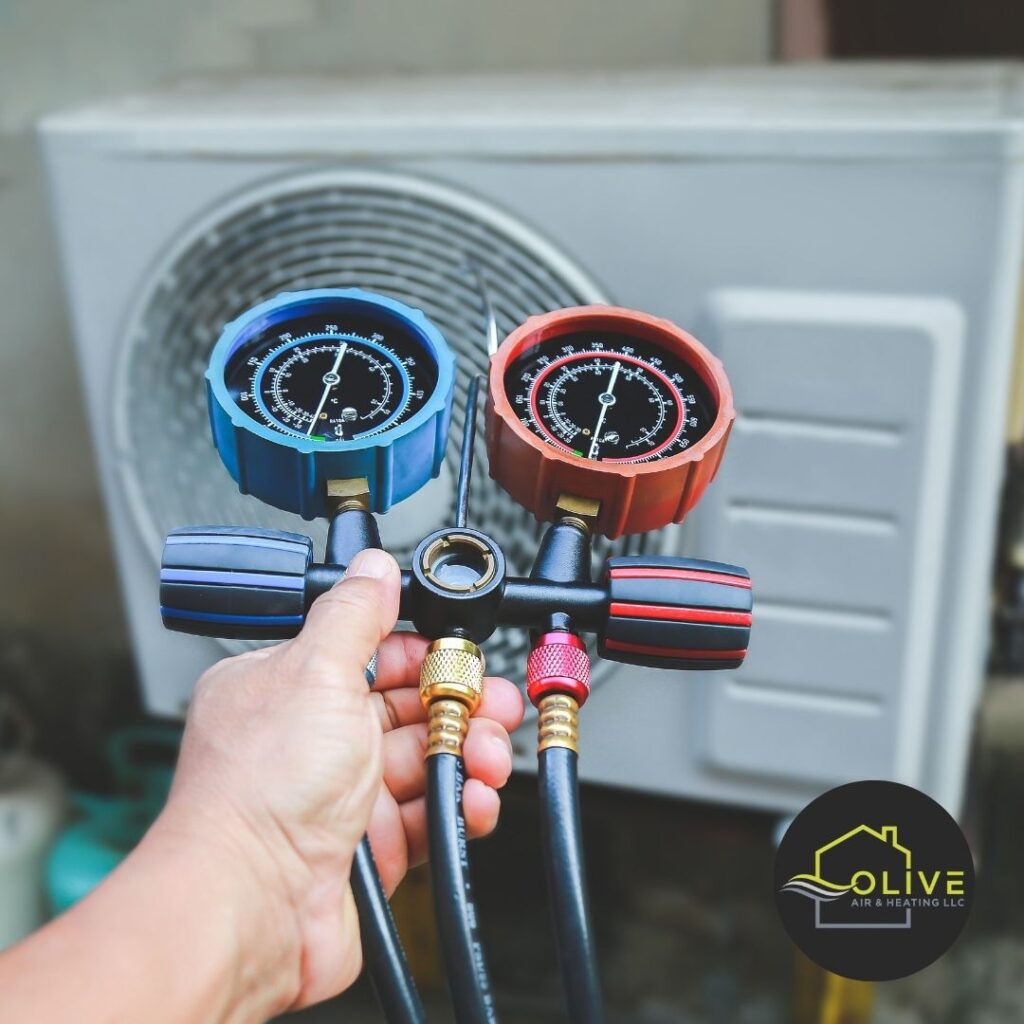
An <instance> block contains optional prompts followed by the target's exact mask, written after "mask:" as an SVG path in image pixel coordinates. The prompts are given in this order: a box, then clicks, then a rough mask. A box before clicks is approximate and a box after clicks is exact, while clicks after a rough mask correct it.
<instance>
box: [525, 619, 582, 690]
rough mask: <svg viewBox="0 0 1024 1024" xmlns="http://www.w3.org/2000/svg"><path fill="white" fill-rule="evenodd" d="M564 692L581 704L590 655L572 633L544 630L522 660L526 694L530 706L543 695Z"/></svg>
mask: <svg viewBox="0 0 1024 1024" xmlns="http://www.w3.org/2000/svg"><path fill="white" fill-rule="evenodd" d="M552 693H565V694H568V695H569V696H570V697H572V698H573V699H574V700H575V701H576V703H577V704H579V705H580V706H581V707H582V706H583V702H584V701H585V700H586V699H587V697H588V695H589V694H590V655H589V654H587V648H586V645H585V644H584V643H583V641H582V640H581V639H580V638H579V637H578V636H576V634H575V633H562V632H552V633H545V634H544V635H543V636H541V637H540V639H539V640H538V641H537V642H536V643H535V644H534V646H533V650H532V651H530V657H529V658H528V659H527V662H526V694H527V696H528V697H529V698H530V703H532V704H533V705H534V707H540V702H541V700H543V698H544V697H547V696H549V695H550V694H552Z"/></svg>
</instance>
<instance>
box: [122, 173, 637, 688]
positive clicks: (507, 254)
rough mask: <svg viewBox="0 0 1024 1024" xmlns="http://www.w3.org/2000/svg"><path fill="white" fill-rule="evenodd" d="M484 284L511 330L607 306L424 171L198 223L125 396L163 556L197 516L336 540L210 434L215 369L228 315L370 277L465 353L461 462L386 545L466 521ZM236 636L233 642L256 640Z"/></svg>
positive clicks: (578, 277)
mask: <svg viewBox="0 0 1024 1024" xmlns="http://www.w3.org/2000/svg"><path fill="white" fill-rule="evenodd" d="M471 268H475V270H471ZM481 279H482V280H484V281H485V282H486V288H487V293H488V297H489V299H490V302H491V305H492V307H493V310H494V315H495V318H496V320H497V325H498V332H499V338H501V337H504V336H505V335H506V334H507V333H509V332H510V331H511V330H512V329H513V328H514V327H516V326H517V325H519V324H520V323H522V322H523V320H525V319H526V318H527V317H528V316H530V315H532V314H534V313H540V312H544V311H546V310H551V309H557V308H560V307H563V306H573V305H579V304H581V303H588V302H601V301H604V297H603V296H602V295H601V293H600V291H599V289H598V288H597V287H596V285H594V284H593V283H592V282H591V281H590V280H589V279H588V278H587V276H586V275H585V273H584V272H583V271H582V270H581V269H579V268H578V267H576V266H575V265H574V264H573V263H572V262H571V261H570V260H569V259H568V258H567V257H566V256H565V255H564V254H562V253H560V252H559V251H558V250H556V249H554V248H553V247H552V246H551V245H550V244H549V243H548V242H546V241H545V240H544V239H543V238H541V237H540V236H538V235H536V234H534V233H533V232H532V231H531V230H530V229H528V228H526V227H525V226H524V225H523V224H522V223H520V222H518V221H516V220H514V219H512V218H510V217H508V216H507V215H506V214H504V213H503V212H501V211H499V210H497V209H495V208H494V207H491V206H489V205H487V204H484V203H482V202H481V201H479V200H477V199H474V198H472V197H469V196H467V195H466V194H464V193H461V192H456V191H454V190H452V189H449V188H447V187H444V186H440V185H437V184H435V183H433V182H429V181H426V180H423V179H419V178H410V177H406V176H399V175H392V174H384V173H377V172H346V171H338V172H321V173H316V174H307V175H304V176H292V177H291V178H289V179H284V180H280V181H276V182H273V183H271V184H269V185H267V186H264V187H263V188H261V189H260V190H259V191H257V192H252V193H248V194H247V195H245V196H242V197H241V198H240V199H239V200H237V201H235V202H234V203H232V204H231V205H230V206H229V207H222V208H220V209H219V210H218V211H217V212H216V213H214V214H213V215H211V216H209V217H208V218H207V219H206V220H205V221H204V222H203V223H201V224H199V225H197V226H196V227H194V228H193V230H191V231H190V232H188V234H187V237H185V238H183V239H181V240H180V241H179V243H178V244H177V245H176V246H175V248H174V250H173V251H172V252H171V253H170V254H169V255H168V257H167V258H166V260H165V261H164V263H163V265H162V266H161V267H160V268H159V269H158V270H157V272H156V274H155V275H154V276H153V278H152V279H151V281H152V284H151V287H150V288H148V290H147V291H146V293H145V294H144V295H143V297H142V300H141V301H140V303H139V305H138V307H137V310H136V312H135V315H134V317H133V318H132V321H131V323H130V326H129V330H128V336H127V343H126V345H125V348H124V352H123V358H122V361H121V365H120V372H119V379H118V382H117V389H116V394H115V417H116V424H115V435H116V437H117V443H118V454H119V461H120V465H121V468H122V481H123V483H124V486H125V489H126V492H127V496H128V500H129V504H130V506H131V508H132V509H133V512H134V514H135V517H136V520H137V522H138V526H139V529H140V530H141V532H142V535H143V537H144V538H145V540H146V543H147V546H148V548H149V549H150V550H151V552H152V554H153V558H154V559H155V560H156V561H159V557H160V549H161V545H162V543H163V538H164V536H165V535H166V534H167V533H168V532H169V531H170V530H172V529H174V528H175V527H179V526H183V525H188V524H197V525H198V524H204V525H205V524H223V523H245V524H251V525H259V526H266V527H273V528H277V529H285V530H294V531H295V532H298V533H307V534H309V535H311V536H312V537H313V542H314V545H315V549H316V550H318V551H322V550H323V544H324V541H325V539H326V526H325V524H323V523H319V522H317V523H307V522H304V521H302V520H301V519H299V518H298V517H297V516H293V515H290V514H288V513H285V512H279V511H277V510H276V509H272V508H270V507H268V506H266V505H264V504H262V503H261V502H259V501H256V500H255V499H253V498H250V497H247V496H243V495H241V494H239V493H238V491H237V489H236V487H235V484H234V482H233V481H232V480H231V478H230V477H229V476H228V474H227V473H226V472H225V470H224V468H223V466H222V465H221V463H220V460H219V458H218V456H217V454H216V452H215V451H214V449H213V446H212V444H211V441H210V435H209V425H208V420H207V410H206V389H205V383H204V381H203V374H204V372H205V370H206V364H207V360H208V357H209V354H210V350H211V348H212V347H213V344H214V342H215V341H216V340H217V338H218V336H219V334H220V331H221V328H222V327H223V325H224V324H225V323H226V322H227V321H228V320H231V319H233V318H234V317H236V316H238V315H239V314H240V313H241V312H243V311H244V310H245V309H247V308H248V307H250V306H253V305H255V304H256V303H259V302H262V301H263V300H265V299H267V298H270V297H272V296H274V295H276V294H277V293H279V292H282V291H290V290H295V289H300V288H318V287H356V286H358V287H361V288H367V289H369V290H371V291H377V292H382V293H384V294H386V295H391V296H394V297H396V298H398V299H401V300H403V301H405V302H408V303H409V304H411V305H413V306H417V307H419V308H420V309H422V310H423V311H424V312H425V313H426V315H427V316H428V317H429V318H430V319H431V320H433V322H434V323H435V324H437V326H438V327H439V328H440V329H441V331H442V333H443V334H444V336H445V338H446V339H447V340H448V343H449V344H450V345H451V346H452V348H453V350H454V351H455V354H456V358H457V360H458V380H457V383H456V393H455V404H456V411H455V415H454V418H453V431H452V432H453V434H454V435H455V436H454V437H453V438H452V442H451V444H450V447H449V464H448V466H447V467H446V471H445V473H444V474H442V479H441V480H439V481H435V482H434V483H432V484H430V485H429V486H428V487H427V488H425V489H424V490H423V491H421V492H419V494H417V495H415V496H414V497H413V498H411V499H409V500H408V501H407V502H405V503H404V505H401V506H398V508H396V509H394V510H393V511H392V512H391V513H389V514H388V515H387V516H385V517H384V518H383V520H382V523H381V526H382V533H383V536H384V542H385V544H386V546H387V547H388V548H389V549H390V550H391V551H392V552H393V553H394V554H395V556H396V557H397V558H398V560H399V562H400V563H402V564H404V565H408V564H409V558H410V555H411V553H412V549H413V547H414V546H415V543H416V542H417V541H418V540H419V538H420V537H422V536H423V535H424V534H426V533H427V532H429V531H431V530H433V529H436V528H437V527H440V526H442V525H444V524H445V523H447V522H451V519H452V503H453V497H454V487H453V486H452V480H453V476H454V471H455V469H456V467H457V461H458V451H459V442H460V441H461V432H462V422H461V421H462V417H461V408H462V404H463V402H464V400H465V396H466V390H467V386H468V382H469V379H470V375H471V374H473V373H477V372H484V371H485V369H486V365H487V358H488V355H487V346H486V337H485V313H484V309H485V307H484V302H483V298H482V296H481V292H480V280H481ZM139 440H142V441H144V447H143V448H139V447H136V442H137V441H139ZM478 451H479V455H478V458H479V463H478V467H479V468H478V470H477V472H476V473H475V474H474V480H473V494H472V506H471V521H472V525H474V526H476V527H478V528H479V529H481V530H484V531H486V532H488V533H491V534H493V535H494V536H496V537H498V538H500V540H501V542H502V544H503V546H504V549H505V552H506V555H507V559H508V565H509V572H510V573H512V574H515V575H523V574H526V573H527V572H528V571H529V567H530V564H531V562H532V559H533V556H534V554H535V552H536V550H537V543H538V540H539V536H540V528H539V527H538V525H537V524H536V523H535V522H534V520H533V518H532V517H531V516H530V515H529V514H527V513H526V512H525V511H523V510H522V509H521V508H519V507H518V506H516V505H515V504H513V502H512V501H511V500H510V499H509V498H508V497H507V496H506V495H505V494H504V493H503V492H502V491H500V490H499V488H498V487H497V485H496V484H495V483H494V482H493V481H492V480H491V479H490V478H489V476H488V474H487V463H486V455H485V453H484V451H483V445H482V444H481V445H479V446H478ZM648 543H649V542H648ZM627 544H631V547H629V548H628V550H641V549H642V545H643V544H644V541H642V540H640V539H634V540H632V541H631V542H629V541H627V542H621V541H620V542H618V543H616V544H614V545H612V544H609V543H607V542H604V541H599V542H598V543H597V550H596V551H595V555H596V558H597V560H598V561H600V560H601V559H602V558H604V557H607V556H608V555H609V554H614V553H620V552H622V551H624V550H627V546H626V545H627ZM224 644H225V647H227V648H228V650H231V651H237V650H241V649H244V648H245V647H247V646H251V645H248V644H242V643H239V642H232V641H224ZM527 644H528V641H527V637H526V635H525V634H524V633H523V632H522V631H519V630H502V631H500V632H499V633H498V634H496V635H495V636H494V637H493V638H492V639H491V640H490V641H489V642H488V644H487V657H488V671H490V672H492V673H495V674H500V675H507V676H509V677H510V678H513V679H518V678H519V677H520V676H521V674H522V672H523V667H524V666H525V663H526V654H527V649H528V647H527Z"/></svg>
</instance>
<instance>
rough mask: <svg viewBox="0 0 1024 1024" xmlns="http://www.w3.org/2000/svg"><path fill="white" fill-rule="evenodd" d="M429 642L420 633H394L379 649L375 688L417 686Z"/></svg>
mask: <svg viewBox="0 0 1024 1024" xmlns="http://www.w3.org/2000/svg"><path fill="white" fill-rule="evenodd" d="M428 643H429V641H428V640H427V639H426V637H422V636H420V635H419V634H418V633H392V634H391V636H389V637H388V638H387V640H385V641H384V642H383V643H382V644H381V645H380V647H379V649H378V650H377V681H376V682H375V683H374V684H373V688H374V689H375V690H391V689H394V688H396V687H400V686H415V685H416V683H417V682H419V678H420V665H422V664H423V658H424V655H425V654H426V653H427V644H428Z"/></svg>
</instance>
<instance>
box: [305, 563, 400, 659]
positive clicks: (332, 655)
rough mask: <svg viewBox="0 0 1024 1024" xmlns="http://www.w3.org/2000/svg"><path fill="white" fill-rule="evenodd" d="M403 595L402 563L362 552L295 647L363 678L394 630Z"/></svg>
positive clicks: (317, 606) (312, 612)
mask: <svg viewBox="0 0 1024 1024" xmlns="http://www.w3.org/2000/svg"><path fill="white" fill-rule="evenodd" d="M400 591H401V576H400V574H399V571H398V563H397V562H396V561H395V560H394V559H393V558H392V557H391V556H390V555H389V554H387V553H386V552H384V551H378V550H375V549H373V548H367V549H366V550H364V551H360V552H359V554H358V555H356V557H355V558H353V559H352V563H351V564H350V565H349V567H348V571H347V572H346V573H345V577H344V579H342V580H341V582H340V583H336V584H335V585H334V586H333V587H332V588H331V589H330V590H329V591H328V592H327V593H326V594H324V595H322V596H321V597H318V598H317V599H316V600H315V601H314V602H313V605H312V607H311V608H310V609H309V612H308V614H307V615H306V624H305V626H304V627H303V629H302V632H301V633H300V634H299V637H298V639H297V640H296V641H295V644H296V646H297V647H299V648H300V649H301V650H302V651H303V653H305V654H309V653H310V652H315V653H316V654H317V655H318V656H322V657H323V658H324V659H325V660H327V661H329V662H333V663H334V664H336V665H337V666H338V667H345V668H350V667H351V666H353V665H358V666H359V672H358V676H359V677H361V676H362V669H363V667H364V666H365V665H367V664H368V663H369V661H370V659H371V658H372V657H373V652H374V651H375V650H376V649H377V646H378V645H379V644H380V642H381V640H383V639H384V637H385V636H387V635H388V633H390V632H391V630H392V629H394V627H395V622H396V621H397V619H398V599H399V594H400ZM343 675H345V676H347V677H348V678H354V677H355V675H356V674H355V673H343Z"/></svg>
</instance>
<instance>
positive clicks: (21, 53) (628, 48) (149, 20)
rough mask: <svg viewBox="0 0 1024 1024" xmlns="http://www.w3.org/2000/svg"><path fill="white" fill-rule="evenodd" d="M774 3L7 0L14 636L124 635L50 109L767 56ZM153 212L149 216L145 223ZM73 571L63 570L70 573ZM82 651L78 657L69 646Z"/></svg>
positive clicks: (3, 435)
mask: <svg viewBox="0 0 1024 1024" xmlns="http://www.w3.org/2000/svg"><path fill="white" fill-rule="evenodd" d="M772 6H773V4H772V3H771V0H714V2H712V0H648V2H645V3H644V4H643V5H642V6H640V7H637V6H635V5H629V4H624V3H621V2H620V0H564V2H562V3H559V4H550V3H547V2H545V0H524V2H521V3H516V4H503V5H499V4H481V3H478V2H475V0H438V2H436V3H432V4H429V5H418V4H412V3H402V2H401V0H348V2H328V0H291V2H290V3H288V4H281V3H278V2H275V0H178V2H176V3H148V4H147V3H138V2H137V0H95V2H93V3H90V4H82V3H79V2H76V0H53V2H49V3H45V4H41V3H38V2H35V0H6V2H5V3H4V4H2V5H0V308H2V309H3V310H4V317H3V324H2V334H0V380H2V381H3V383H4V387H3V400H2V402H0V496H2V497H0V564H3V565H4V566H5V569H6V572H5V577H6V578H8V579H17V580H18V581H19V586H18V587H17V588H12V587H4V588H0V638H2V635H3V633H4V632H6V631H7V630H8V629H12V628H13V629H16V630H22V629H28V630H33V631H34V630H41V629H43V628H48V629H56V630H58V631H59V632H60V634H61V635H63V636H65V637H67V636H69V635H70V634H72V633H73V634H74V635H75V636H76V637H77V638H79V643H78V644H76V645H74V648H73V649H78V650H80V649H81V645H82V644H84V645H86V646H88V645H91V644H94V643H98V644H101V645H103V646H110V645H114V646H115V647H119V646H121V645H122V644H124V643H125V637H124V628H123V623H122V616H121V611H120V608H119V606H118V600H117V597H116V593H117V588H116V584H115V581H114V574H113V569H112V566H111V561H110V550H109V545H108V542H107V537H106V528H105V525H104V521H103V513H102V508H101V504H100V499H99V495H98V491H97V485H96V480H95V469H94V465H93V461H92V455H91V451H90V448H89V441H88V436H87V431H86V427H85V421H84V418H83V414H82V409H81V404H80V400H79V396H78V383H77V377H76V370H75V366H74V363H73V357H72V353H71V347H70V344H69V340H68V328H67V324H66V320H65V313H64V308H63V302H62V298H61V293H60V280H59V276H58V269H57V266H56V261H55V254H54V249H53V244H52V241H51V238H52V232H51V225H50V223H49V220H48V214H47V211H46V206H45V197H44V195H43V186H42V181H41V176H40V167H39V162H38V158H37V153H36V149H35V144H34V140H33V138H32V124H33V121H34V119H35V118H36V117H37V116H39V115H40V114H41V113H43V112H44V111H47V110H53V109H56V108H61V107H67V106H73V105H81V104H84V103H88V102H90V101H91V100H93V99H98V98H101V97H106V96H111V95H117V94H120V93H130V92H133V91H141V90H144V89H146V88H149V87H151V86H154V85H158V84H160V83H164V82H166V81H168V80H170V79H174V78H178V77H183V76H189V75H203V74H217V75H221V74H248V73H260V74H277V73H280V74H299V73H314V74H357V75H364V74H383V73H392V74H393V73H396V72H397V73H408V74H420V73H449V72H455V73H457V72H460V71H482V70H483V71H486V70H495V71H499V70H500V71H516V70H531V69H545V70H546V69H558V68H563V69H564V68H570V69H580V70H591V71H592V70H604V69H607V70H621V69H633V68H643V67H651V66H653V67H657V66H667V67H670V66H679V65H701V64H750V63H761V62H764V61H766V60H768V58H769V54H770V51H771V23H772V15H771V12H772ZM145 215H146V214H145V210H140V211H139V217H140V218H144V217H145ZM58 569H60V572H59V574H58V572H57V570H58ZM69 654H70V651H69Z"/></svg>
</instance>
